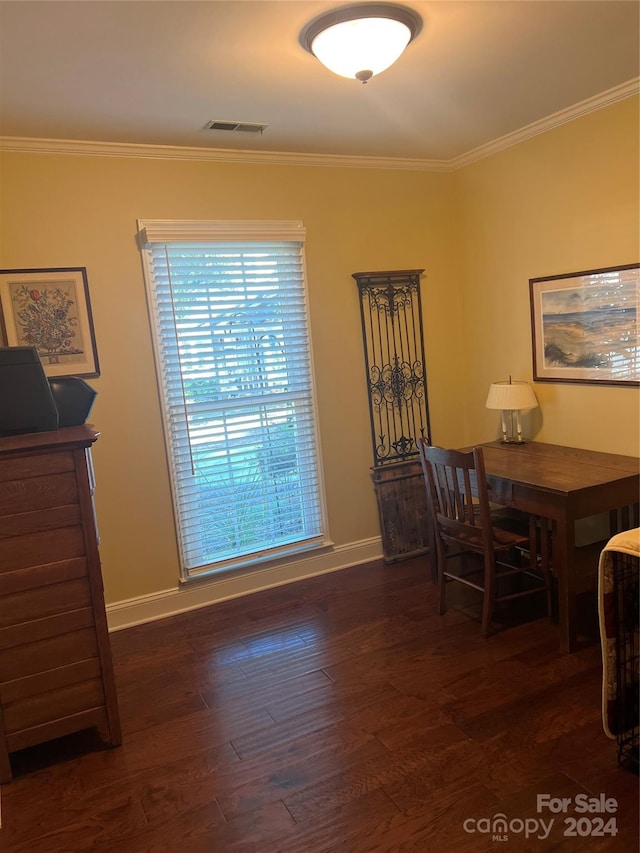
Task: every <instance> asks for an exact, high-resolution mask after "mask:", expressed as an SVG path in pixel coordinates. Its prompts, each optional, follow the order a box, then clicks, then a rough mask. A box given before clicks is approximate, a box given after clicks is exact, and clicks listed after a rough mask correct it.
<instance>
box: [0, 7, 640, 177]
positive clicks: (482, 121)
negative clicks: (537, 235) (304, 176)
mask: <svg viewBox="0 0 640 853" xmlns="http://www.w3.org/2000/svg"><path fill="white" fill-rule="evenodd" d="M340 5H345V4H343V3H341V2H339V0H338V2H337V3H327V2H311V1H309V2H308V0H276V2H272V0H202V2H192V0H178V1H177V2H176V0H142V2H139V0H125V2H119V1H118V0H114V1H112V2H103V0H94V1H93V2H82V0H81V2H58V0H45V2H39V0H38V1H34V2H31V0H2V1H1V2H0V134H1V135H2V136H5V137H27V138H38V139H66V140H92V141H100V142H117V143H137V144H144V145H170V146H195V147H198V148H210V149H217V148H224V149H234V150H235V149H252V150H255V151H261V152H299V153H303V154H321V155H325V154H332V155H346V156H369V157H396V158H417V159H421V160H437V161H450V160H452V159H454V158H459V157H461V156H462V155H465V154H467V153H468V152H470V151H472V150H473V149H476V148H478V147H479V146H486V145H488V144H489V143H492V142H493V141H495V140H499V139H501V138H503V137H505V136H507V135H509V134H514V133H516V132H517V131H519V130H520V129H522V128H524V127H526V126H527V125H529V124H531V123H533V122H539V121H541V120H543V119H545V118H546V117H548V116H551V115H553V114H556V113H558V112H563V111H566V110H568V109H569V108H571V107H572V106H574V105H576V104H579V103H581V102H583V101H585V100H586V99H590V98H594V97H595V96H599V95H601V93H604V92H608V91H609V90H611V89H614V88H615V87H620V86H622V84H628V83H629V82H630V81H633V80H637V78H638V75H639V63H640V47H639V32H640V25H639V10H640V4H639V3H638V2H636V1H635V0H569V1H568V2H565V0H534V1H533V2H529V0H497V2H487V1H486V0H471V2H459V0H436V2H431V0H428V2H422V0H407V2H406V4H405V5H408V6H410V7H411V8H412V9H414V10H415V11H417V12H418V13H419V14H420V15H421V16H422V18H423V22H424V24H423V29H422V32H421V33H420V34H419V35H418V37H417V38H416V39H415V41H414V42H412V43H411V44H410V45H409V47H408V48H407V50H406V52H405V53H404V55H403V56H402V57H401V58H400V59H399V60H398V62H397V63H396V64H395V65H394V66H392V68H390V69H389V70H387V71H385V72H384V73H382V74H381V75H380V76H378V77H374V78H373V79H372V80H371V81H370V82H369V83H368V84H367V85H362V84H361V83H358V82H356V81H355V80H354V81H351V80H346V79H343V78H341V77H337V76H335V75H333V74H332V73H331V72H329V71H327V70H326V69H325V68H324V67H323V66H322V65H320V63H319V62H318V61H317V60H316V59H315V57H313V56H311V55H310V54H309V53H307V52H305V51H304V50H303V49H302V47H301V46H300V44H299V42H298V36H299V33H300V31H301V29H302V28H303V27H304V25H305V24H306V23H307V22H308V21H309V20H310V19H312V18H314V17H315V16H317V15H318V14H320V13H321V12H322V11H324V10H327V9H333V8H336V7H337V6H340ZM605 102H606V99H605ZM210 119H228V120H234V121H236V120H237V121H246V122H261V123H265V124H267V125H269V127H268V128H267V130H266V131H265V132H264V134H263V135H261V136H260V135H254V134H238V133H228V132H221V131H218V132H213V131H207V130H204V129H203V127H204V125H205V123H206V122H207V121H209V120H210Z"/></svg>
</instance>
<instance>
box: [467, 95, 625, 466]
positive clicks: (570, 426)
mask: <svg viewBox="0 0 640 853" xmlns="http://www.w3.org/2000/svg"><path fill="white" fill-rule="evenodd" d="M639 127H640V125H639V122H638V100H637V99H636V98H629V99H627V100H625V101H622V102H621V103H618V104H616V105H614V106H611V107H608V108H606V109H602V110H599V111H598V112H595V113H591V114H590V115H587V116H585V117H583V118H581V119H580V120H578V121H574V122H571V123H569V124H565V125H563V126H562V127H559V128H556V129H555V130H553V131H551V132H548V133H545V134H542V135H541V136H537V137H535V138H533V139H531V140H528V141H527V142H523V143H521V144H520V145H517V146H515V147H513V148H509V149H507V150H505V151H503V152H500V153H499V154H495V155H494V156H492V157H489V158H487V159H486V160H482V161H479V162H477V163H475V164H473V165H471V166H468V167H467V168H465V169H462V170H460V171H459V172H457V173H456V174H455V175H454V176H453V177H454V180H455V183H456V193H457V199H458V201H459V214H460V219H459V223H460V237H461V245H462V246H463V248H464V259H463V265H464V274H463V276H462V288H461V307H462V325H463V329H464V336H465V338H466V341H467V356H468V370H467V383H466V390H467V400H468V410H467V422H468V427H467V442H468V443H471V442H474V441H486V440H489V439H493V438H497V437H498V432H499V418H500V415H499V413H498V412H492V411H489V410H487V409H485V408H484V401H485V399H486V395H487V391H488V388H489V385H490V383H491V382H492V381H494V380H498V379H507V378H508V375H509V374H512V376H513V378H514V379H515V378H518V379H528V380H531V378H532V375H533V366H532V360H531V325H530V308H529V279H530V278H539V277H542V276H549V275H556V274H562V273H570V272H579V271H581V270H592V269H599V268H602V267H608V266H616V265H618V264H628V263H637V262H638V260H640V246H639V240H640V220H639V187H640V184H639V176H638V169H639V164H640V159H639V151H640V146H639V143H638V136H639ZM534 388H535V392H536V396H537V397H538V401H539V403H540V408H539V409H536V410H534V411H533V412H531V413H529V414H528V415H525V417H524V422H525V425H526V430H527V432H528V435H529V436H530V437H535V438H537V439H538V440H539V441H546V442H551V443H554V444H566V445H569V446H573V447H584V448H588V449H591V450H601V451H608V452H611V453H626V454H632V455H637V454H638V452H639V449H640V447H639V436H640V423H639V418H640V406H639V405H638V394H639V392H638V389H637V388H629V387H620V386H617V387H613V386H596V385H583V384H579V385H570V384H559V383H548V382H544V383H543V382H538V383H536V384H535V386H534Z"/></svg>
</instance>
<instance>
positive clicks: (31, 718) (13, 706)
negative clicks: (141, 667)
mask: <svg viewBox="0 0 640 853" xmlns="http://www.w3.org/2000/svg"><path fill="white" fill-rule="evenodd" d="M101 705H104V694H103V692H102V681H101V679H100V678H92V679H90V680H88V681H81V682H79V683H78V684H69V685H66V686H64V687H60V688H58V689H56V690H50V691H48V692H46V693H42V694H40V695H37V696H30V697H28V698H26V699H19V700H17V701H16V702H6V703H5V702H4V700H3V703H2V713H3V717H4V727H5V731H6V733H7V734H11V733H12V732H18V731H21V730H22V729H30V728H33V727H34V726H38V725H41V724H42V723H48V722H51V720H57V719H62V718H64V717H70V716H72V715H73V714H79V713H81V712H82V711H88V710H90V709H91V708H97V707H100V706H101Z"/></svg>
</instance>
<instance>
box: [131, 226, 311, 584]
mask: <svg viewBox="0 0 640 853" xmlns="http://www.w3.org/2000/svg"><path fill="white" fill-rule="evenodd" d="M138 230H139V241H140V245H141V248H142V252H143V258H144V267H145V280H146V284H147V295H148V302H149V308H150V315H151V319H152V326H153V332H154V346H155V355H156V365H157V370H158V380H159V385H160V388H161V391H162V399H163V404H164V405H163V408H164V420H165V435H166V442H167V450H168V455H169V460H170V470H171V481H172V489H173V499H174V510H175V516H176V523H177V528H178V540H179V545H180V558H181V566H182V575H183V578H185V579H186V578H191V577H194V576H201V575H203V574H208V573H212V572H216V571H222V570H226V569H230V568H236V567H239V566H246V565H251V564H253V563H259V562H261V561H266V560H269V559H271V558H275V557H277V556H281V555H288V554H292V553H297V552H299V551H302V550H305V549H309V548H314V547H319V546H321V545H323V544H324V543H325V538H324V511H323V498H322V492H321V483H320V476H319V470H320V465H319V459H318V442H317V435H316V426H315V423H316V422H315V414H314V394H313V385H312V371H311V351H310V341H309V328H308V319H307V306H306V289H305V274H304V255H303V240H304V229H303V228H302V226H301V224H300V223H297V222H275V223H270V222H248V223H243V222H238V223H234V222H175V223H173V222H165V221H144V222H139V223H138Z"/></svg>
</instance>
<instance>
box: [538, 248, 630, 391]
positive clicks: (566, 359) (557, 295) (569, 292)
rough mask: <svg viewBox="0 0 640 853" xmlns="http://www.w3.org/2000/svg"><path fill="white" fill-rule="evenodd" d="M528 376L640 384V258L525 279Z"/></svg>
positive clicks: (575, 380) (547, 380)
mask: <svg viewBox="0 0 640 853" xmlns="http://www.w3.org/2000/svg"><path fill="white" fill-rule="evenodd" d="M529 291H530V299H531V331H532V345H533V379H534V381H536V382H582V383H587V384H598V385H599V384H604V385H640V341H639V339H638V313H639V312H640V264H625V265H624V266H618V267H605V268H604V269H597V270H586V271H584V272H574V273H566V274H564V275H556V276H545V277H544V278H531V279H529Z"/></svg>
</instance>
